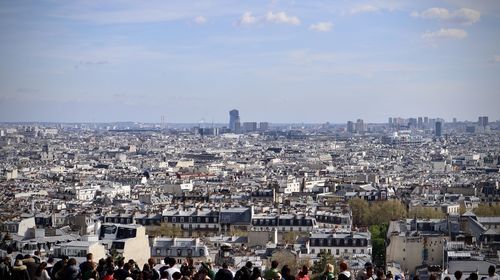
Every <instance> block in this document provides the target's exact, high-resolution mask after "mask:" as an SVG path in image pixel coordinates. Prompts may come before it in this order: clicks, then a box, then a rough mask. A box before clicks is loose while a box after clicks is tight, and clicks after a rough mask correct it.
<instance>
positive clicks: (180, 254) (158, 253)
mask: <svg viewBox="0 0 500 280" xmlns="http://www.w3.org/2000/svg"><path fill="white" fill-rule="evenodd" d="M154 252H155V253H156V256H163V255H162V252H164V253H165V256H172V253H174V252H175V253H176V256H177V257H183V256H188V257H192V256H193V249H187V250H186V251H185V253H184V254H183V250H182V249H177V250H174V252H172V249H170V248H168V249H162V248H156V249H155V251H154ZM198 254H199V256H203V255H204V254H205V249H203V248H200V249H198Z"/></svg>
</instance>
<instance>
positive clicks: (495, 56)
mask: <svg viewBox="0 0 500 280" xmlns="http://www.w3.org/2000/svg"><path fill="white" fill-rule="evenodd" d="M493 61H495V62H499V63H500V55H498V54H496V55H494V56H493Z"/></svg>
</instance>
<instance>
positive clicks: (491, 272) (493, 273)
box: [488, 265, 495, 276]
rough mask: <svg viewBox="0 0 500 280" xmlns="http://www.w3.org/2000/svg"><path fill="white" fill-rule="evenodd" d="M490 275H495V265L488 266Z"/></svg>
mask: <svg viewBox="0 0 500 280" xmlns="http://www.w3.org/2000/svg"><path fill="white" fill-rule="evenodd" d="M488 275H489V276H494V275H495V266H493V265H490V267H488Z"/></svg>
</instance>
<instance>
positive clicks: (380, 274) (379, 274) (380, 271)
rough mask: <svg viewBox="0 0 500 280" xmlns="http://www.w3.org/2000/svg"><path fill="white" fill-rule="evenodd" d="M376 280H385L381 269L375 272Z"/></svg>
mask: <svg viewBox="0 0 500 280" xmlns="http://www.w3.org/2000/svg"><path fill="white" fill-rule="evenodd" d="M378 279H380V280H384V279H385V273H384V271H383V270H381V269H380V270H378V271H377V280H378Z"/></svg>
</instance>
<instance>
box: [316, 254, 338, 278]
mask: <svg viewBox="0 0 500 280" xmlns="http://www.w3.org/2000/svg"><path fill="white" fill-rule="evenodd" d="M318 257H319V260H317V261H315V262H314V265H313V267H312V277H311V279H320V277H321V274H323V272H324V271H325V268H326V265H327V264H333V265H334V266H335V264H336V263H335V257H334V256H332V254H330V253H328V252H321V253H319V254H318ZM338 271H339V270H338V268H337V267H335V273H337V272H338Z"/></svg>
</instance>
